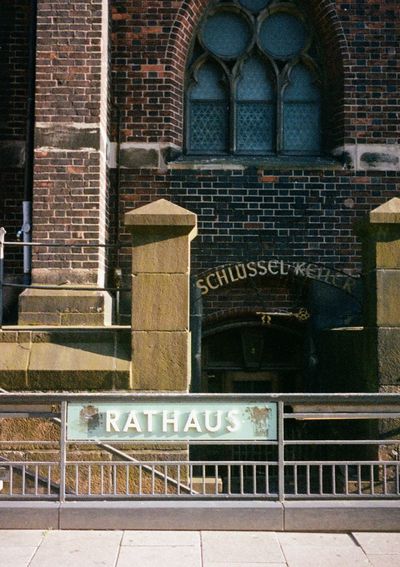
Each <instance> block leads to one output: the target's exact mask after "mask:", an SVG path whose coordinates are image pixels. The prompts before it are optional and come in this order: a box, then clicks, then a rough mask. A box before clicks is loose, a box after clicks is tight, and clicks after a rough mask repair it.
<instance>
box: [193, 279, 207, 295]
mask: <svg viewBox="0 0 400 567" xmlns="http://www.w3.org/2000/svg"><path fill="white" fill-rule="evenodd" d="M196 287H197V288H198V289H201V295H206V293H208V287H207V286H206V285H205V284H204V280H203V279H201V280H197V281H196Z"/></svg>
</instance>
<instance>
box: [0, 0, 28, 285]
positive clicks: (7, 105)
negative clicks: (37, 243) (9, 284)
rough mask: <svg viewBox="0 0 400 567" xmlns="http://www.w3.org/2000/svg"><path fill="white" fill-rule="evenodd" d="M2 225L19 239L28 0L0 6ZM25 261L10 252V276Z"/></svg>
mask: <svg viewBox="0 0 400 567" xmlns="http://www.w3.org/2000/svg"><path fill="white" fill-rule="evenodd" d="M0 11H1V18H0V68H1V88H0V186H1V190H0V226H4V228H5V229H6V230H7V237H8V238H9V239H11V240H15V236H16V233H17V230H19V228H20V227H21V224H22V200H23V191H24V170H23V166H24V153H25V138H26V114H27V92H28V35H29V34H28V28H29V13H30V12H29V2H28V0H22V1H21V0H18V1H17V0H4V2H2V3H1V7H0ZM21 258H22V256H21V255H20V254H18V253H17V252H16V251H15V250H12V251H11V250H8V252H7V267H8V273H9V274H10V275H11V274H12V275H14V274H18V273H21V271H22V268H21Z"/></svg>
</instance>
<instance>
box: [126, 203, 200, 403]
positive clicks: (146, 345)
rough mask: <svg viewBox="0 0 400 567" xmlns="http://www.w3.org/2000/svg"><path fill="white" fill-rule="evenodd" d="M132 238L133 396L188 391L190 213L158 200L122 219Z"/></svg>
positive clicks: (192, 231)
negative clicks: (142, 393) (148, 392)
mask: <svg viewBox="0 0 400 567" xmlns="http://www.w3.org/2000/svg"><path fill="white" fill-rule="evenodd" d="M125 225H126V226H127V228H128V229H129V231H130V232H131V233H132V371H131V388H132V389H133V390H140V391H146V390H152V391H157V390H161V391H181V392H182V391H184V392H185V391H188V390H189V386H190V367H191V364H190V363H191V357H190V331H189V285H190V278H189V276H190V243H191V241H192V239H193V238H194V237H195V236H196V234H197V217H196V215H195V214H194V213H192V212H190V211H188V210H186V209H184V208H182V207H179V206H178V205H175V204H173V203H171V202H170V201H167V200H166V199H160V200H158V201H155V202H153V203H150V204H149V205H145V206H143V207H139V208H137V209H134V210H132V211H130V212H129V213H126V215H125Z"/></svg>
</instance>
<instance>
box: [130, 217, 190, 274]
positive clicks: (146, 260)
mask: <svg viewBox="0 0 400 567" xmlns="http://www.w3.org/2000/svg"><path fill="white" fill-rule="evenodd" d="M181 233H182V229H181V230H180V231H179V230H178V231H177V229H176V228H173V229H170V228H158V229H154V230H152V231H149V232H147V231H146V232H142V231H139V232H135V234H134V235H133V249H132V273H133V274H138V273H140V272H149V273H160V272H165V273H171V274H173V273H181V274H186V273H188V271H189V262H190V248H189V241H188V237H187V234H186V231H185V230H183V234H181Z"/></svg>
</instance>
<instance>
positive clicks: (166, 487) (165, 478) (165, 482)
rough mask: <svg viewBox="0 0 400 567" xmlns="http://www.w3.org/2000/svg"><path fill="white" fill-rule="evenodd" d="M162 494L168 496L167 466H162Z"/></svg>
mask: <svg viewBox="0 0 400 567" xmlns="http://www.w3.org/2000/svg"><path fill="white" fill-rule="evenodd" d="M164 494H165V495H167V494H168V466H167V465H164Z"/></svg>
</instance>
